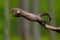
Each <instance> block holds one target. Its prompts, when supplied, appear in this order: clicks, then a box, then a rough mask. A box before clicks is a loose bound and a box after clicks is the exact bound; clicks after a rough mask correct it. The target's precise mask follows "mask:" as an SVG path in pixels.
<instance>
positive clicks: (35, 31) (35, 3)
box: [31, 0, 39, 40]
mask: <svg viewBox="0 0 60 40" xmlns="http://www.w3.org/2000/svg"><path fill="white" fill-rule="evenodd" d="M31 5H32V12H33V13H35V14H37V13H38V0H31ZM32 27H33V40H39V24H38V23H37V22H32Z"/></svg>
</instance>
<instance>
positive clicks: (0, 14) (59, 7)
mask: <svg viewBox="0 0 60 40" xmlns="http://www.w3.org/2000/svg"><path fill="white" fill-rule="evenodd" d="M53 3H54V7H53V8H54V10H53V11H54V13H53V14H54V15H53V16H54V25H55V26H60V0H53ZM9 4H10V5H9V8H10V9H11V8H15V7H17V6H18V0H9ZM38 5H39V6H38V12H48V10H49V8H48V0H38ZM44 18H45V17H44ZM4 20H5V19H4V0H0V40H3V37H4ZM45 20H47V21H48V19H47V17H46V19H45ZM9 22H10V40H17V39H19V37H17V33H16V32H17V19H16V18H15V17H12V15H11V14H9ZM40 29H41V30H40V31H41V39H42V40H49V37H48V36H49V32H48V31H47V30H45V29H44V28H43V27H42V28H40ZM42 29H43V30H42ZM55 36H56V39H57V40H59V39H60V37H59V36H60V35H59V34H58V33H56V35H55Z"/></svg>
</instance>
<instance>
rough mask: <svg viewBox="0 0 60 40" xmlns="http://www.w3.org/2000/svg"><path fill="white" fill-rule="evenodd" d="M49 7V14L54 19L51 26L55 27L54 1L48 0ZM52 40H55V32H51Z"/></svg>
mask: <svg viewBox="0 0 60 40" xmlns="http://www.w3.org/2000/svg"><path fill="white" fill-rule="evenodd" d="M48 5H49V14H50V16H51V18H52V20H51V21H50V25H54V15H53V13H54V12H53V11H54V10H53V6H54V5H53V0H48ZM50 40H55V36H54V32H53V31H51V30H50Z"/></svg>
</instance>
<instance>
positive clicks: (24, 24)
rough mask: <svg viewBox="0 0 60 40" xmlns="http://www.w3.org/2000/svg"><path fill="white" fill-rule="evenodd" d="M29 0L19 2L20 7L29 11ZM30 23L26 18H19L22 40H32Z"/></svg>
mask: <svg viewBox="0 0 60 40" xmlns="http://www.w3.org/2000/svg"><path fill="white" fill-rule="evenodd" d="M28 5H29V3H28V0H19V2H18V7H19V8H21V9H23V10H25V11H29V6H28ZM29 29H30V28H29V21H28V20H26V19H24V18H18V33H19V34H20V35H21V37H22V40H30V39H29V38H30V36H29Z"/></svg>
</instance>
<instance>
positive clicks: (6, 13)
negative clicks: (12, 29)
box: [4, 0, 9, 40]
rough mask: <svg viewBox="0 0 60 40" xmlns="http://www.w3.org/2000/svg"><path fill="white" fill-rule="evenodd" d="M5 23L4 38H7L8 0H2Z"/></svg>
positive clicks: (7, 39) (6, 39)
mask: <svg viewBox="0 0 60 40" xmlns="http://www.w3.org/2000/svg"><path fill="white" fill-rule="evenodd" d="M4 2H5V3H4V11H5V24H4V40H9V16H8V13H9V0H4Z"/></svg>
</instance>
